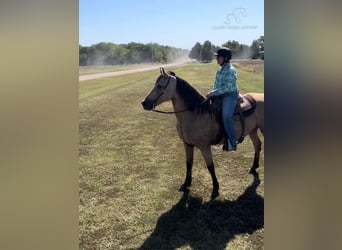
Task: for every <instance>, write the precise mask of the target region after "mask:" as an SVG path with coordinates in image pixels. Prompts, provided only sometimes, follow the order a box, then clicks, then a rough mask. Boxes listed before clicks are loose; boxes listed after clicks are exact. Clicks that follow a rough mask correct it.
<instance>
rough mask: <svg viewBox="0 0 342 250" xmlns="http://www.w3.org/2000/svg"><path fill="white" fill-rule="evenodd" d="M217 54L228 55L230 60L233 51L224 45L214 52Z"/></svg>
mask: <svg viewBox="0 0 342 250" xmlns="http://www.w3.org/2000/svg"><path fill="white" fill-rule="evenodd" d="M214 55H215V56H223V57H228V60H230V59H232V51H231V50H230V49H229V48H226V47H222V48H220V49H219V50H217V51H216V53H214Z"/></svg>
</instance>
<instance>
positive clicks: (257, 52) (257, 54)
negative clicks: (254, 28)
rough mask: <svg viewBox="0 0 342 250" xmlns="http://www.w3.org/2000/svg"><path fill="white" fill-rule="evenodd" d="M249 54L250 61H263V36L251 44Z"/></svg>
mask: <svg viewBox="0 0 342 250" xmlns="http://www.w3.org/2000/svg"><path fill="white" fill-rule="evenodd" d="M250 54H251V58H252V59H258V58H260V59H264V36H260V37H259V38H258V39H257V40H254V41H253V42H252V45H251V46H250Z"/></svg>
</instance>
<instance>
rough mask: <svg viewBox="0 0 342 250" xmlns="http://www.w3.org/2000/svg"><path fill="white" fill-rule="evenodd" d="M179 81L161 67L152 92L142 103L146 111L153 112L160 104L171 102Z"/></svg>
mask: <svg viewBox="0 0 342 250" xmlns="http://www.w3.org/2000/svg"><path fill="white" fill-rule="evenodd" d="M176 84H177V79H176V77H175V76H174V74H169V73H166V72H165V70H164V68H163V67H160V76H159V77H158V79H157V80H156V83H155V85H154V87H153V89H152V90H151V92H150V93H149V94H148V95H147V96H146V97H145V99H144V100H143V101H142V102H141V105H142V106H143V107H144V109H146V110H152V109H153V108H154V107H156V106H158V105H159V104H161V103H163V102H166V101H169V100H171V99H172V97H173V96H174V94H175V91H176Z"/></svg>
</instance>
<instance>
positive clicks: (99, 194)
mask: <svg viewBox="0 0 342 250" xmlns="http://www.w3.org/2000/svg"><path fill="white" fill-rule="evenodd" d="M216 68H217V66H216V65H215V64H194V65H188V66H184V67H181V68H176V69H173V70H174V71H175V72H176V74H177V75H179V76H181V77H182V78H184V79H186V80H188V81H189V82H190V83H192V84H193V85H194V86H195V87H196V88H197V89H199V90H200V91H201V92H203V93H206V92H207V91H208V90H209V89H210V87H211V84H212V80H213V78H214V75H215V71H216ZM168 70H172V69H168ZM238 70H239V75H240V81H239V85H240V89H246V90H247V89H249V85H251V86H250V87H251V88H253V89H255V90H259V91H260V92H263V75H261V74H255V73H251V72H247V71H243V70H240V69H238ZM244 75H245V76H244ZM157 76H158V71H151V72H144V73H138V74H132V75H126V76H117V77H110V78H104V79H98V80H90V81H85V82H81V83H80V180H79V186H80V208H79V210H80V218H79V221H80V222H79V228H80V244H79V246H80V249H176V248H177V249H263V236H264V228H263V224H264V223H263V218H264V216H263V212H264V208H263V205H264V200H263V194H264V181H263V180H264V171H263V163H264V159H263V155H262V156H261V167H260V168H259V169H258V172H259V178H260V182H259V181H258V179H257V178H253V176H251V175H248V174H247V172H248V170H249V167H250V166H251V164H252V160H253V149H252V147H253V146H252V143H251V141H250V140H249V138H246V140H245V142H244V143H243V144H241V145H239V147H238V151H237V152H232V153H227V152H222V150H221V147H215V146H214V147H213V155H214V160H215V164H216V172H217V177H218V180H219V182H220V193H221V195H220V196H219V197H218V198H217V199H216V200H214V201H210V198H209V196H210V193H211V188H212V185H211V178H210V175H209V173H208V171H207V169H206V167H205V163H204V160H203V158H202V156H201V155H200V153H199V151H198V150H195V160H194V167H193V184H192V187H191V192H190V193H189V194H188V195H184V194H183V193H180V192H178V191H177V189H178V186H179V185H180V184H181V183H182V182H183V181H184V178H185V158H184V149H183V145H182V143H181V141H180V139H179V138H178V136H177V134H176V129H175V123H176V120H175V117H174V116H173V115H163V114H156V113H152V112H147V111H144V110H143V109H142V107H141V105H140V101H141V100H142V99H143V98H144V96H145V95H146V94H147V93H148V92H149V90H150V89H151V88H152V86H153V84H154V82H155V79H156V78H157ZM250 79H255V82H253V83H250V82H249V81H250ZM246 81H247V82H246ZM253 91H254V90H253ZM163 106H164V107H163V108H164V109H169V108H170V105H169V104H165V105H163Z"/></svg>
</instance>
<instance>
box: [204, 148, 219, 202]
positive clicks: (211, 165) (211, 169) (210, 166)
mask: <svg viewBox="0 0 342 250" xmlns="http://www.w3.org/2000/svg"><path fill="white" fill-rule="evenodd" d="M200 150H201V153H202V155H203V157H204V160H205V162H206V164H207V168H208V171H209V173H210V175H211V179H212V181H213V191H212V193H211V198H212V199H214V198H216V197H217V196H219V191H218V190H219V183H218V181H217V178H216V175H215V167H214V162H213V157H212V153H211V148H210V146H208V147H205V148H200Z"/></svg>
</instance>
